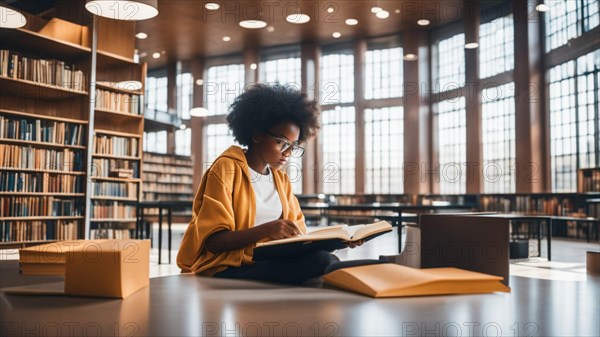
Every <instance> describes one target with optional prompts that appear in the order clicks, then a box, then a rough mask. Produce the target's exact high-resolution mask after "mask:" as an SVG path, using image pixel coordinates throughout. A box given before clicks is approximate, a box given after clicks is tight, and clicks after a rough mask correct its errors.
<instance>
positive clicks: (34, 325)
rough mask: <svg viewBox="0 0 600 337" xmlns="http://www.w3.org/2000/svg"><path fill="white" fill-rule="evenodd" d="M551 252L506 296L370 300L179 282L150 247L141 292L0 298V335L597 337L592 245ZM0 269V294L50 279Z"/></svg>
mask: <svg viewBox="0 0 600 337" xmlns="http://www.w3.org/2000/svg"><path fill="white" fill-rule="evenodd" d="M183 228H184V227H183V226H179V227H178V228H176V231H175V232H174V238H175V239H174V246H173V247H177V246H178V242H179V240H180V237H181V234H182V230H183ZM155 237H156V236H155ZM395 244H396V241H395V236H394V235H393V234H388V235H386V236H382V237H380V238H377V239H375V240H373V241H371V242H369V243H367V244H365V245H364V246H362V247H359V248H356V249H352V250H350V249H347V250H343V251H338V252H337V255H338V256H340V258H342V259H354V258H376V257H377V256H378V255H379V254H393V253H394V252H395V251H394V250H395V247H396V246H395ZM542 246H543V247H544V244H543V245H542ZM163 247H166V245H164V246H163ZM552 248H553V249H552V251H553V260H552V261H551V262H548V261H547V260H546V259H544V258H532V259H529V260H527V261H513V263H512V264H511V279H510V285H511V288H512V292H511V293H508V294H505V293H495V294H485V295H456V296H431V297H413V298H392V299H372V298H368V297H364V296H361V295H357V294H352V293H347V292H343V291H339V290H336V289H332V288H329V287H324V288H315V287H286V286H279V285H273V284H266V283H260V282H252V281H234V280H221V279H219V280H217V279H211V278H203V277H195V276H192V275H186V274H184V275H180V274H179V271H178V269H177V268H176V267H175V266H174V265H167V264H162V265H160V266H159V265H158V264H157V263H156V262H157V261H156V260H157V251H156V245H155V249H154V250H153V251H152V262H151V265H152V267H151V272H152V276H153V278H152V279H151V280H150V287H149V288H148V289H145V290H142V291H139V292H137V293H135V294H134V295H132V296H130V297H128V298H126V299H124V300H112V299H93V298H75V297H71V298H66V297H58V296H49V297H23V296H9V295H6V294H4V293H1V294H0V318H1V319H0V321H1V322H2V325H1V327H0V328H1V330H0V331H1V332H0V335H2V336H21V335H25V334H30V335H103V336H104V335H111V336H112V335H130V336H145V335H157V336H184V335H195V336H200V335H202V336H424V335H427V336H599V335H600V320H599V319H598V318H599V317H600V276H594V275H588V274H586V272H585V251H587V250H592V249H596V250H598V249H600V244H598V243H585V242H581V241H572V240H564V239H563V240H561V239H556V240H553V247H552ZM164 253H165V255H163V259H164V261H166V250H165V251H164ZM542 253H543V254H544V253H545V252H544V250H542ZM11 257H14V256H13V255H11V254H10V252H5V253H3V255H2V258H3V259H4V260H7V259H9V260H10V259H11ZM174 257H175V255H173V261H174ZM0 267H1V268H0V271H1V273H0V287H9V286H13V285H19V284H27V283H39V282H49V281H59V280H60V278H56V277H45V278H44V277H33V276H29V277H27V276H23V275H19V274H18V273H17V264H16V262H15V261H1V262H0Z"/></svg>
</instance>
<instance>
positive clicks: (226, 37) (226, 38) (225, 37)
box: [223, 36, 231, 42]
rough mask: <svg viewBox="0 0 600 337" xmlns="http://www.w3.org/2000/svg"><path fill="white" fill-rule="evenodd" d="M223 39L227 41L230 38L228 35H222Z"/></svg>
mask: <svg viewBox="0 0 600 337" xmlns="http://www.w3.org/2000/svg"><path fill="white" fill-rule="evenodd" d="M223 41H225V42H229V41H231V38H230V37H229V36H223Z"/></svg>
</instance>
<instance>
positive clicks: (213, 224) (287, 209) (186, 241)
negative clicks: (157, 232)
mask: <svg viewBox="0 0 600 337" xmlns="http://www.w3.org/2000/svg"><path fill="white" fill-rule="evenodd" d="M273 173H274V174H273V176H274V177H275V178H274V181H275V187H276V189H277V192H278V193H279V198H280V199H281V204H282V208H283V219H289V220H291V221H293V222H294V223H295V224H296V225H297V226H298V227H299V228H300V229H301V230H302V231H303V232H305V233H306V224H305V223H304V215H303V214H302V211H301V210H300V205H299V204H298V199H297V198H296V196H295V195H294V194H293V193H292V185H291V183H290V179H289V178H288V175H287V174H286V173H285V172H283V171H281V170H278V169H275V170H273ZM255 213H256V200H255V194H254V190H253V188H252V183H251V182H250V173H249V170H248V162H247V161H246V157H245V156H244V150H243V149H242V148H240V147H239V146H235V145H234V146H231V147H229V149H227V150H226V151H225V152H223V153H222V154H221V155H220V156H219V157H218V158H217V159H216V160H215V161H214V162H213V164H212V165H211V167H210V168H209V169H208V170H207V171H206V172H205V173H204V175H203V176H202V181H201V182H200V187H199V188H198V192H197V193H196V196H195V198H194V204H193V215H192V220H191V221H190V223H189V225H188V227H187V229H186V231H185V234H184V236H183V241H182V242H181V246H180V247H179V252H178V253H177V266H178V267H179V268H181V270H182V272H194V273H196V274H201V275H205V276H212V275H214V274H215V273H218V272H220V271H223V270H225V269H226V268H227V267H228V266H236V267H239V266H240V265H243V264H252V263H253V261H252V254H253V251H254V246H255V245H249V246H247V247H245V248H244V249H240V250H236V251H229V252H221V253H211V252H209V251H208V250H207V249H206V246H205V242H206V239H207V238H208V237H209V236H210V235H212V234H214V233H215V232H218V231H222V230H229V231H238V230H244V229H248V228H251V227H253V226H254V216H255Z"/></svg>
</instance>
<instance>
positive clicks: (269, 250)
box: [253, 221, 392, 261]
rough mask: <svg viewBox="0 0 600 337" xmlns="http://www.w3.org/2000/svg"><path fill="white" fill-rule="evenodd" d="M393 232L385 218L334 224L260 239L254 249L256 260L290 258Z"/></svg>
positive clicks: (340, 247)
mask: <svg viewBox="0 0 600 337" xmlns="http://www.w3.org/2000/svg"><path fill="white" fill-rule="evenodd" d="M391 231H392V225H390V224H389V222H387V221H379V222H375V223H372V224H364V225H354V226H348V225H337V226H329V227H324V228H317V229H313V230H311V231H309V232H308V233H307V234H304V235H297V236H294V237H291V238H286V239H281V240H272V241H266V242H259V243H257V244H256V248H254V256H253V259H254V260H255V261H260V260H270V259H286V258H287V259H289V258H294V257H299V256H302V255H305V254H308V253H310V252H313V251H317V250H326V251H328V252H332V251H334V250H337V249H342V248H346V245H347V242H352V241H359V240H365V241H369V240H371V239H373V238H375V237H377V236H379V235H382V234H385V233H388V232H391Z"/></svg>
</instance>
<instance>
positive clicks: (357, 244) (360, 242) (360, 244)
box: [346, 240, 365, 248]
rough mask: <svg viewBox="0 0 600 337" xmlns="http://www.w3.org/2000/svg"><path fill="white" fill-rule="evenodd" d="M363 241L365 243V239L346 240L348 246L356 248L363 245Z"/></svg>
mask: <svg viewBox="0 0 600 337" xmlns="http://www.w3.org/2000/svg"><path fill="white" fill-rule="evenodd" d="M363 243H365V240H358V241H346V247H348V248H356V247H358V246H362V245H363Z"/></svg>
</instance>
